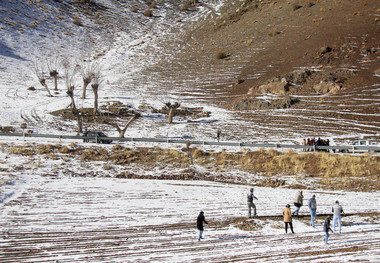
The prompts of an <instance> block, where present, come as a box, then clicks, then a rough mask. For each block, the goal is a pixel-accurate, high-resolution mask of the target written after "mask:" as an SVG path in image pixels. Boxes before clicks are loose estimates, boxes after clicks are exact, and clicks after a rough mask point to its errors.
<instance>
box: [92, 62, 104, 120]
mask: <svg viewBox="0 0 380 263" xmlns="http://www.w3.org/2000/svg"><path fill="white" fill-rule="evenodd" d="M100 72H101V70H100V68H99V67H97V68H96V70H95V71H93V74H92V84H91V88H92V91H93V92H94V111H93V113H94V115H97V114H98V113H99V110H98V108H99V95H98V90H99V86H100V82H101V77H102V76H101V73H100Z"/></svg>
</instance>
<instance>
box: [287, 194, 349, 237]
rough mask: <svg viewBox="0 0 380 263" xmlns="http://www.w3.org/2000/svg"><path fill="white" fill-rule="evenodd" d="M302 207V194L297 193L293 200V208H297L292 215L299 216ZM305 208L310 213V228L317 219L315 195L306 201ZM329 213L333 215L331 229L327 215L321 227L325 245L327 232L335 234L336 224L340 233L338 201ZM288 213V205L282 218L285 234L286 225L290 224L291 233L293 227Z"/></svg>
mask: <svg viewBox="0 0 380 263" xmlns="http://www.w3.org/2000/svg"><path fill="white" fill-rule="evenodd" d="M302 205H303V192H302V191H298V192H297V194H296V197H295V199H294V206H295V207H297V209H296V210H295V211H294V212H293V213H292V215H297V216H298V215H299V210H300V208H301V206H302ZM307 206H308V208H309V211H310V225H311V226H312V227H315V219H316V217H317V200H316V196H315V194H313V195H312V197H311V198H310V199H309V200H308V203H307ZM331 212H332V214H333V216H334V217H333V229H331V227H330V221H331V215H328V216H327V218H326V219H325V222H324V225H323V231H324V232H325V239H324V241H325V243H326V244H327V241H328V238H329V232H330V231H331V232H334V233H335V226H336V223H338V228H339V233H341V231H342V220H341V215H342V214H343V213H344V212H343V207H342V206H341V205H340V204H339V201H338V200H337V201H335V204H334V206H333V207H332V209H331ZM289 213H290V205H286V207H285V209H284V212H283V216H284V222H285V232H287V224H289V222H290V229H291V230H292V233H294V232H293V226H292V225H291V216H290V217H289Z"/></svg>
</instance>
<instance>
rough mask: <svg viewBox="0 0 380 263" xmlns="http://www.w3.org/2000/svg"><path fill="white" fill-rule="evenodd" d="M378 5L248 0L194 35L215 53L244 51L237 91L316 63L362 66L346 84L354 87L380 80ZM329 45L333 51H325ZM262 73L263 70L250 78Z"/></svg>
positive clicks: (326, 66) (233, 54)
mask: <svg viewBox="0 0 380 263" xmlns="http://www.w3.org/2000/svg"><path fill="white" fill-rule="evenodd" d="M379 8H380V6H379V2H378V1H376V0H368V1H367V0H366V1H338V0H335V1H331V0H316V1H310V0H303V1H302V0H301V1H286V2H285V1H254V0H252V1H245V3H244V4H243V6H242V7H241V8H238V9H237V10H236V11H235V12H232V13H228V14H224V15H222V16H221V17H219V18H218V19H217V20H216V22H214V21H212V22H211V23H210V24H207V25H205V26H203V27H202V29H201V30H199V29H197V30H196V31H194V32H193V35H192V36H193V37H194V38H195V40H196V41H198V42H200V43H202V44H204V46H203V47H209V48H210V49H211V50H210V52H211V51H212V49H215V50H216V49H220V50H224V51H225V52H226V54H228V55H229V57H228V59H229V60H231V61H232V62H234V61H235V60H238V59H242V56H239V57H237V56H236V55H237V54H243V55H244V56H243V59H244V60H247V62H246V64H245V66H244V67H243V68H242V69H241V74H240V76H239V78H238V79H240V82H241V81H242V80H244V82H242V83H240V84H238V85H237V86H234V85H232V86H231V92H232V93H236V94H239V95H245V94H246V93H247V92H248V89H249V88H251V87H254V86H258V85H260V84H262V83H264V82H265V81H266V80H268V79H270V78H273V77H275V76H278V75H284V74H287V73H289V72H292V71H294V70H295V69H297V68H303V67H305V68H310V67H312V66H314V67H318V68H320V69H323V70H325V71H334V70H336V69H338V68H356V69H358V72H356V74H354V75H353V77H351V78H350V79H349V80H348V81H347V82H346V83H345V85H344V88H345V89H350V88H351V87H357V86H363V85H366V86H370V85H373V84H374V83H379V78H378V77H376V76H374V74H373V73H374V72H375V71H376V70H378V69H380V61H379V59H378V58H379V56H380V49H379V48H380V46H379V43H380V9H379ZM199 46H201V45H199ZM252 47H255V48H256V50H255V49H253V48H252ZM325 47H330V48H331V52H327V53H324V54H321V53H323V52H321V49H323V48H325ZM257 49H259V50H260V51H259V52H257ZM252 50H254V51H255V52H252ZM257 72H263V73H262V75H261V76H260V77H257V78H250V77H249V76H253V75H255V73H257ZM231 84H232V83H231Z"/></svg>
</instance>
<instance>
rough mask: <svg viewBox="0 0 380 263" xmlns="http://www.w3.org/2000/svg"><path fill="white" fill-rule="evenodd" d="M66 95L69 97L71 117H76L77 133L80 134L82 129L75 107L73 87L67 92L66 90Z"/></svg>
mask: <svg viewBox="0 0 380 263" xmlns="http://www.w3.org/2000/svg"><path fill="white" fill-rule="evenodd" d="M67 95H68V96H69V97H70V99H71V112H72V113H73V115H74V116H75V117H76V119H77V125H78V133H82V132H83V127H82V120H81V118H80V115H79V111H78V109H77V107H76V105H75V100H74V87H73V86H72V87H70V88H69V89H68V90H67Z"/></svg>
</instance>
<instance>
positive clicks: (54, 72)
mask: <svg viewBox="0 0 380 263" xmlns="http://www.w3.org/2000/svg"><path fill="white" fill-rule="evenodd" d="M60 66H61V63H60V59H59V58H58V57H57V56H54V57H50V58H49V59H48V61H47V67H48V70H49V75H50V77H52V78H53V80H54V90H58V74H59V73H58V70H59V68H60Z"/></svg>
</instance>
